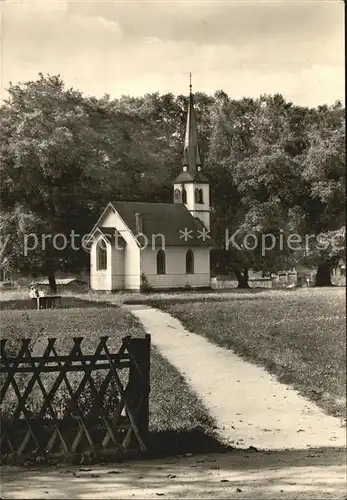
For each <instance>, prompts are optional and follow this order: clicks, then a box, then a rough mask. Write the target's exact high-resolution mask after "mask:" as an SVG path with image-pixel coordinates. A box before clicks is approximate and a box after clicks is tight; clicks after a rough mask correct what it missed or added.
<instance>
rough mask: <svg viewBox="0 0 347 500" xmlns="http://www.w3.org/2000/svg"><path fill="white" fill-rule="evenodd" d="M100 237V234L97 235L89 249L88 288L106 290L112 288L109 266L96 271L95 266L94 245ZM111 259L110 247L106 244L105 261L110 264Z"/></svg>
mask: <svg viewBox="0 0 347 500" xmlns="http://www.w3.org/2000/svg"><path fill="white" fill-rule="evenodd" d="M101 238H102V236H101V235H99V236H97V237H96V238H95V240H94V241H93V243H92V245H91V249H90V288H91V289H92V290H103V291H108V290H111V289H112V281H111V273H110V268H109V269H105V270H100V271H98V270H97V268H96V245H97V243H98V241H99V240H100V239H101ZM111 261H112V248H111V245H110V244H108V245H107V262H108V265H109V266H110V262H111Z"/></svg>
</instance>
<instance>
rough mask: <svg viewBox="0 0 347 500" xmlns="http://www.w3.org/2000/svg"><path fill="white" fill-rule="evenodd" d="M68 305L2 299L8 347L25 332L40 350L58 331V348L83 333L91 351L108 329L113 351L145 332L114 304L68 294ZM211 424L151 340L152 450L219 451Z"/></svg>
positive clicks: (85, 349) (86, 348) (3, 332)
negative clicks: (25, 304) (26, 306)
mask: <svg viewBox="0 0 347 500" xmlns="http://www.w3.org/2000/svg"><path fill="white" fill-rule="evenodd" d="M12 305H13V304H12ZM73 305H74V307H72V306H73ZM3 306H5V307H3ZM7 306H10V303H8V304H7ZM69 306H70V307H69V308H66V309H53V310H52V309H51V310H42V311H36V310H19V309H18V307H19V303H18V302H17V303H16V308H13V307H9V308H7V309H6V304H5V303H3V304H2V311H1V337H2V338H8V339H9V344H10V346H12V347H13V348H15V344H16V340H17V339H21V338H24V337H30V338H31V339H32V342H33V343H34V344H35V346H36V348H37V349H39V350H41V349H42V347H44V346H45V345H46V339H47V338H48V337H57V339H58V341H57V342H58V348H59V351H60V349H61V348H62V349H64V350H65V352H66V351H67V350H69V349H70V348H71V343H70V342H69V339H71V340H72V337H78V336H84V337H85V340H84V341H83V343H82V349H83V352H94V349H95V346H96V344H97V343H98V338H99V337H100V336H103V335H109V336H110V339H109V341H108V345H109V348H110V350H111V351H112V350H114V351H116V350H118V348H119V347H120V343H121V339H122V338H123V337H125V336H126V335H132V336H142V335H144V333H145V332H144V331H143V329H142V326H141V325H140V324H139V323H138V322H137V320H136V319H135V318H134V317H133V316H132V315H131V314H129V313H127V312H126V311H123V310H121V309H119V308H117V307H112V306H110V305H108V307H105V304H91V303H89V304H88V307H86V304H85V303H84V302H80V301H79V300H78V299H70V302H69ZM112 348H113V349H112ZM16 350H17V349H16ZM60 352H64V351H60ZM213 427H214V422H213V420H212V419H211V418H210V416H209V415H208V413H207V411H206V409H205V408H204V407H203V405H202V403H201V402H200V400H199V399H198V398H197V396H196V395H195V394H194V393H193V392H192V391H191V390H190V388H189V387H188V385H187V384H186V383H185V382H184V379H183V378H182V376H181V375H180V374H179V373H178V372H177V370H176V369H175V368H174V367H172V366H171V365H170V364H169V363H168V362H167V361H166V359H165V358H163V357H162V356H161V355H160V354H159V353H158V351H157V350H156V349H155V347H154V346H152V353H151V394H150V431H151V443H152V449H153V451H154V453H165V454H172V453H184V452H199V451H202V452H203V451H220V450H221V446H220V445H219V443H218V442H217V441H216V440H215V438H214V431H213Z"/></svg>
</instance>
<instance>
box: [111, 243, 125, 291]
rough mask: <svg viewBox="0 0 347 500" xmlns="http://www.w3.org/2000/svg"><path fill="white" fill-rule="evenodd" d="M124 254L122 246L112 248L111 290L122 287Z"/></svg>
mask: <svg viewBox="0 0 347 500" xmlns="http://www.w3.org/2000/svg"><path fill="white" fill-rule="evenodd" d="M124 254H125V250H124V248H122V247H120V246H119V247H118V248H116V247H113V248H112V269H111V276H112V290H122V289H123V288H124Z"/></svg>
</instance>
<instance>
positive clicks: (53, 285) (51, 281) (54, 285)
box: [48, 270, 57, 294]
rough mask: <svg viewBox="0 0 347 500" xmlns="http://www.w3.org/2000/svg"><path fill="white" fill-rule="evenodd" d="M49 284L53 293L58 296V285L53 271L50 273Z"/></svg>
mask: <svg viewBox="0 0 347 500" xmlns="http://www.w3.org/2000/svg"><path fill="white" fill-rule="evenodd" d="M48 283H49V289H50V291H51V293H53V294H56V293H57V283H56V281H55V273H54V271H53V270H51V271H48Z"/></svg>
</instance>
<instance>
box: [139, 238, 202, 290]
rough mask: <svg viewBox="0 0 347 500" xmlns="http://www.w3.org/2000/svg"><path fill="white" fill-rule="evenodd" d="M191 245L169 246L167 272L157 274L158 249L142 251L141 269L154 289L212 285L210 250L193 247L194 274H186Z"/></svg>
mask: <svg viewBox="0 0 347 500" xmlns="http://www.w3.org/2000/svg"><path fill="white" fill-rule="evenodd" d="M189 248H190V247H167V248H166V249H165V254H166V274H162V275H158V274H157V251H158V250H152V249H151V248H147V249H145V250H143V251H142V252H141V271H142V272H143V273H144V274H145V275H146V278H147V280H148V283H149V285H150V286H151V287H153V288H154V289H170V288H184V287H185V286H187V285H188V286H191V287H192V288H199V287H200V288H203V287H209V286H210V285H211V279H210V250H209V249H208V248H201V247H191V250H193V253H194V271H195V272H194V274H186V252H187V250H188V249H189Z"/></svg>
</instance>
